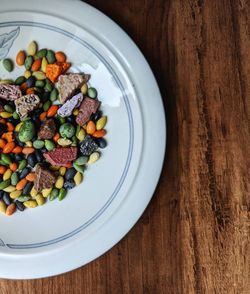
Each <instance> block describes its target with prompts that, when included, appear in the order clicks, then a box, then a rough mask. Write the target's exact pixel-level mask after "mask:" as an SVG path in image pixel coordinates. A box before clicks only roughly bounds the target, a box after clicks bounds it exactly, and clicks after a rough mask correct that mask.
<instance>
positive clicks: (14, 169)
mask: <svg viewBox="0 0 250 294" xmlns="http://www.w3.org/2000/svg"><path fill="white" fill-rule="evenodd" d="M12 152H13V150H12ZM10 169H11V170H12V171H16V170H17V163H16V162H12V163H11V164H10Z"/></svg>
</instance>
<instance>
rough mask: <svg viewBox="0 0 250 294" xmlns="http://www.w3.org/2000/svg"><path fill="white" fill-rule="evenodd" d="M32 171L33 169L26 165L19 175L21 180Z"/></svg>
mask: <svg viewBox="0 0 250 294" xmlns="http://www.w3.org/2000/svg"><path fill="white" fill-rule="evenodd" d="M30 172H31V169H30V168H29V167H25V168H24V169H23V170H22V171H21V173H20V175H19V178H20V180H21V179H23V178H25V177H26V176H27V175H28V174H29V173H30Z"/></svg>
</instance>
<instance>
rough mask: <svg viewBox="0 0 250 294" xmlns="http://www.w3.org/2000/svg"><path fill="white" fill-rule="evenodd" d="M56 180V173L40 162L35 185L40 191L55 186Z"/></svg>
mask: <svg viewBox="0 0 250 294" xmlns="http://www.w3.org/2000/svg"><path fill="white" fill-rule="evenodd" d="M55 182H56V176H55V175H54V173H53V172H52V171H50V170H48V169H46V168H45V167H44V166H42V165H40V164H38V165H37V167H36V171H35V182H34V187H35V189H36V190H37V191H38V192H41V191H42V190H43V189H48V188H51V187H53V185H54V184H55Z"/></svg>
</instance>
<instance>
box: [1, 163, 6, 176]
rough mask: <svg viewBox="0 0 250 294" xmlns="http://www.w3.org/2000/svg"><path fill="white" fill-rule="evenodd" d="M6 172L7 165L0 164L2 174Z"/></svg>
mask: <svg viewBox="0 0 250 294" xmlns="http://www.w3.org/2000/svg"><path fill="white" fill-rule="evenodd" d="M5 172H6V167H5V166H3V165H1V166H0V174H1V175H3V174H4V173H5Z"/></svg>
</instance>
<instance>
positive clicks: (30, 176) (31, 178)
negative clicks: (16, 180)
mask: <svg viewBox="0 0 250 294" xmlns="http://www.w3.org/2000/svg"><path fill="white" fill-rule="evenodd" d="M35 178H36V174H35V173H33V172H32V173H29V174H28V175H27V176H26V180H28V181H30V182H34V181H35Z"/></svg>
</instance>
